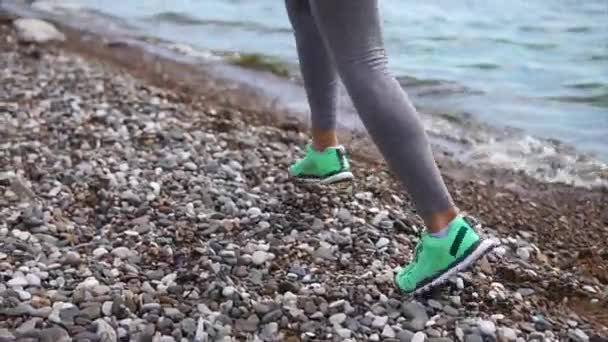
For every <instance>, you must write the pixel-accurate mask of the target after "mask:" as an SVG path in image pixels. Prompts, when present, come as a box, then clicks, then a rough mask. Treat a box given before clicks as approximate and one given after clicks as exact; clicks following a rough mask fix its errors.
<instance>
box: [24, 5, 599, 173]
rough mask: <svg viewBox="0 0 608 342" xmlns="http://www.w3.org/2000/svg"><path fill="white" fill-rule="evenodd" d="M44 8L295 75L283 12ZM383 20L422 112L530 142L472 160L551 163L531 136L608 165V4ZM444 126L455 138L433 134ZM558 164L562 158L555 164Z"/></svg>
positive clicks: (389, 10)
mask: <svg viewBox="0 0 608 342" xmlns="http://www.w3.org/2000/svg"><path fill="white" fill-rule="evenodd" d="M14 1H16V0H14ZM35 7H37V8H39V9H47V10H51V9H52V10H54V11H57V10H62V11H63V12H64V13H70V14H71V15H75V13H79V14H80V15H87V16H89V17H93V16H97V17H98V18H102V19H103V20H102V22H106V24H105V25H107V28H110V27H118V28H125V29H128V30H129V31H130V32H137V33H138V34H140V35H145V36H153V37H157V38H161V39H163V40H165V41H169V42H174V43H179V44H183V45H187V46H191V47H193V48H195V49H198V50H207V51H208V50H213V51H230V52H252V53H261V54H265V55H271V56H276V57H278V58H280V59H281V60H283V61H285V62H287V63H291V64H293V65H295V64H296V63H297V56H296V50H295V45H294V41H293V37H292V33H291V29H290V26H289V22H288V20H287V16H286V13H285V9H284V5H283V1H280V0H255V1H251V0H205V1H200V0H146V1H140V0H120V1H117V0H107V1H93V0H72V1H36V2H35ZM380 10H381V14H382V17H383V21H384V35H385V41H386V47H387V50H388V53H389V57H390V67H391V70H392V71H394V73H395V74H396V75H398V76H400V80H402V84H403V85H404V87H405V88H406V90H408V92H409V93H410V95H411V96H412V98H413V100H414V102H415V104H416V105H417V106H419V107H421V108H424V109H425V110H428V111H430V112H434V113H450V115H451V116H456V117H460V118H462V117H466V118H473V119H475V120H478V121H480V122H483V123H487V124H489V125H490V126H492V127H494V128H495V131H501V130H504V129H506V128H516V129H520V130H522V131H523V132H525V135H519V136H518V137H517V138H511V139H502V140H501V139H499V138H496V137H491V138H487V139H485V141H484V142H485V143H486V145H488V144H491V143H493V145H492V146H493V147H492V148H488V149H487V150H483V148H482V149H477V150H476V151H473V152H472V154H474V155H482V154H484V153H485V154H486V155H490V154H492V152H495V154H494V155H493V156H492V158H488V159H493V160H494V163H499V164H500V162H499V161H500V160H502V159H504V158H501V157H500V155H501V153H504V154H505V155H508V156H510V157H511V158H513V153H511V152H509V151H510V150H512V149H513V145H519V144H524V145H526V146H527V147H526V149H527V150H526V149H525V150H526V151H527V152H526V151H524V152H522V151H518V152H517V153H515V155H518V154H522V153H523V154H526V153H528V154H534V153H536V154H535V158H536V160H537V162H538V163H542V162H545V161H546V153H545V152H546V148H544V149H543V148H541V150H542V151H544V152H543V153H540V154H539V153H538V148H534V147H531V146H530V145H534V144H539V143H540V142H539V141H540V140H534V143H533V144H532V143H530V137H531V136H534V137H536V138H534V139H541V138H542V139H554V140H558V141H561V142H564V143H566V144H569V145H572V146H574V147H575V148H576V150H577V155H578V154H580V153H592V154H594V155H595V157H594V158H597V159H599V160H602V161H604V162H606V161H608V0H582V1H574V0H513V1H509V2H503V1H483V0H466V1H450V0H429V1H405V0H381V2H380ZM106 16H111V18H112V20H110V17H106ZM436 126H437V127H442V128H445V129H452V127H450V126H449V125H447V126H446V125H443V126H442V125H437V124H435V126H434V125H433V123H429V125H428V126H427V127H430V128H431V129H432V128H434V129H435V130H437V129H439V128H437V127H436ZM458 132H462V134H470V135H472V136H475V135H476V134H477V135H479V134H478V132H473V131H468V132H467V131H460V130H459V131H458ZM443 133H446V131H444V132H443ZM477 138H478V137H474V138H473V140H479V139H477ZM480 139H481V138H480ZM482 140H483V139H482ZM496 142H500V143H501V144H502V145H500V146H499V145H497V144H496ZM480 145H483V144H480ZM497 146H498V147H497ZM486 147H487V146H486ZM528 150H529V151H528ZM480 151H484V152H480ZM535 151H536V152H535ZM561 152H562V150H561V148H559V147H557V148H554V151H553V152H551V153H549V154H558V155H559V153H561ZM505 158H506V157H505ZM572 158H573V160H578V159H580V156H572ZM508 159H509V158H506V159H505V160H508ZM586 160H587V159H586ZM511 162H512V160H511ZM518 162H519V163H521V164H522V165H526V164H530V160H529V159H526V160H519V161H518ZM509 163H510V162H509V161H505V162H504V164H505V165H509ZM532 164H533V163H532ZM596 167H597V165H596ZM602 170H604V169H602ZM602 172H605V170H604V171H602Z"/></svg>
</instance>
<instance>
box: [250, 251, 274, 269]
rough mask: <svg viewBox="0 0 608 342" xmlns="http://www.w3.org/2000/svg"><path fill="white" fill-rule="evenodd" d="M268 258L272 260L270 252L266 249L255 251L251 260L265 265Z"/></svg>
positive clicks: (256, 263)
mask: <svg viewBox="0 0 608 342" xmlns="http://www.w3.org/2000/svg"><path fill="white" fill-rule="evenodd" d="M268 260H270V254H269V253H266V252H264V251H255V252H254V253H253V254H252V255H251V261H252V262H253V263H254V264H255V265H258V266H259V265H263V264H264V263H265V262H266V261H268Z"/></svg>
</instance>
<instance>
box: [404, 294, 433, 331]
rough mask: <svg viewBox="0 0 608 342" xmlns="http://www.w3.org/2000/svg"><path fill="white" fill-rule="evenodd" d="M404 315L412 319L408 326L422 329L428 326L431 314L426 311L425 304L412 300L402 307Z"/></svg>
mask: <svg viewBox="0 0 608 342" xmlns="http://www.w3.org/2000/svg"><path fill="white" fill-rule="evenodd" d="M401 312H402V313H403V315H404V316H405V317H406V318H408V319H410V322H408V323H407V326H406V328H408V329H411V330H413V331H421V330H424V328H425V327H426V323H427V322H428V321H429V316H428V314H427V313H426V309H425V307H424V305H422V304H420V303H419V302H416V301H411V302H408V303H406V304H404V305H403V306H402V307H401Z"/></svg>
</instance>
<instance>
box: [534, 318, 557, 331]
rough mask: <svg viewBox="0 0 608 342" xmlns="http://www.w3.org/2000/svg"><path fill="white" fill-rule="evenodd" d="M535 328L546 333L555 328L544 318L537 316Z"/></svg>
mask: <svg viewBox="0 0 608 342" xmlns="http://www.w3.org/2000/svg"><path fill="white" fill-rule="evenodd" d="M534 328H535V329H536V330H537V331H546V330H551V329H552V328H553V325H552V324H551V323H549V322H548V321H547V320H546V319H545V318H544V317H542V316H537V317H535V322H534Z"/></svg>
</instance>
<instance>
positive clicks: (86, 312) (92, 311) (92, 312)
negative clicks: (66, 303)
mask: <svg viewBox="0 0 608 342" xmlns="http://www.w3.org/2000/svg"><path fill="white" fill-rule="evenodd" d="M79 315H82V316H84V317H86V318H88V319H90V320H92V321H94V320H96V319H98V318H99V317H100V316H101V304H99V303H93V304H91V305H89V306H87V307H86V308H83V309H82V310H80V313H79Z"/></svg>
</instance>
